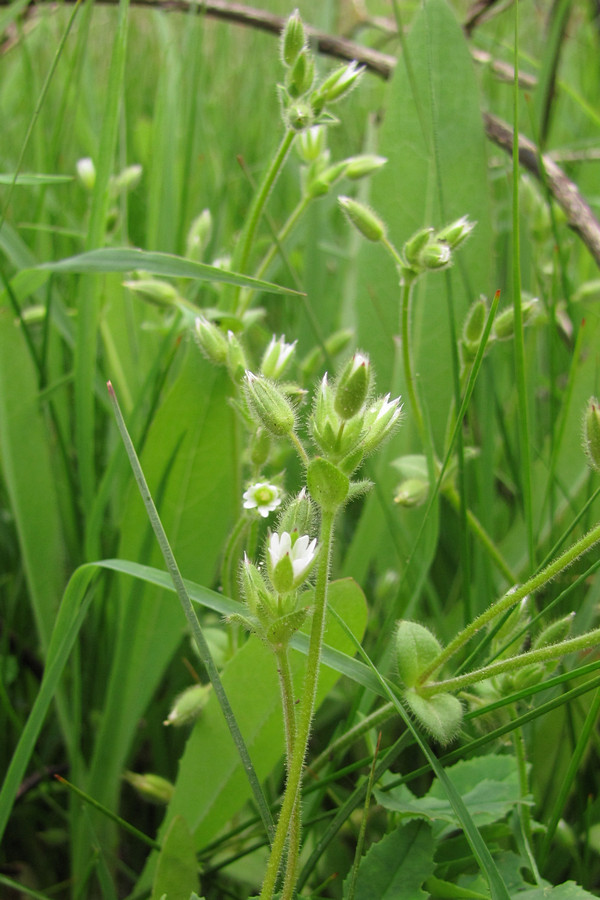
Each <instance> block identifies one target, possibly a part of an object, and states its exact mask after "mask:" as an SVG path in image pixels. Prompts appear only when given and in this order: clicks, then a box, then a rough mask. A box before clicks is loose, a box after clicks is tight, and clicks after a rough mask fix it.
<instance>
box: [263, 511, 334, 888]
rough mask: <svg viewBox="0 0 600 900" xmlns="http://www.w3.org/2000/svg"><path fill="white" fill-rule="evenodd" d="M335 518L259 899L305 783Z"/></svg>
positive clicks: (272, 877) (328, 515) (329, 517)
mask: <svg viewBox="0 0 600 900" xmlns="http://www.w3.org/2000/svg"><path fill="white" fill-rule="evenodd" d="M334 519H335V513H333V512H326V511H325V510H323V514H322V519H321V535H320V544H321V550H320V555H319V563H318V568H317V579H316V583H315V605H314V611H313V616H312V627H311V633H310V644H309V648H308V657H307V661H306V674H305V676H304V687H303V691H302V701H301V704H300V708H299V710H298V718H297V732H296V742H295V746H294V752H293V754H292V758H291V761H290V766H289V770H288V777H287V784H286V787H285V793H284V796H283V802H282V804H281V811H280V813H279V821H278V822H277V828H276V830H275V837H274V838H273V843H272V845H271V855H270V857H269V862H268V864H267V870H266V873H265V879H264V882H263V886H262V891H261V893H260V900H271V898H272V897H273V893H274V891H275V884H276V881H277V875H278V874H279V867H280V865H281V859H282V856H283V852H284V849H285V845H286V840H287V836H288V829H289V825H290V822H291V820H292V816H293V813H294V807H295V806H296V801H297V798H298V791H299V788H300V782H301V780H302V770H303V768H304V760H305V757H306V750H307V746H308V739H309V736H310V728H311V724H312V717H313V712H314V708H315V699H316V695H317V684H318V676H319V663H320V659H321V648H322V646H323V633H324V630H325V611H326V608H327V588H328V581H329V564H330V559H331V549H332V546H333V530H334V529H333V526H334Z"/></svg>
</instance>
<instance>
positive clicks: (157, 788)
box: [123, 772, 175, 806]
mask: <svg viewBox="0 0 600 900" xmlns="http://www.w3.org/2000/svg"><path fill="white" fill-rule="evenodd" d="M123 778H124V779H125V781H126V782H127V783H128V784H130V785H131V786H132V788H134V790H135V791H137V793H138V794H139V795H140V797H143V799H144V800H149V801H150V803H156V804H157V805H159V806H162V805H166V804H167V803H169V802H170V800H171V798H172V796H173V793H174V791H175V787H174V785H172V784H171V782H170V781H167V779H166V778H161V776H160V775H154V774H153V773H152V772H146V774H144V775H142V774H139V773H138V772H125V773H124V775H123Z"/></svg>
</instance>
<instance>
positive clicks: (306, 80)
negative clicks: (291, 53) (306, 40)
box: [285, 50, 315, 99]
mask: <svg viewBox="0 0 600 900" xmlns="http://www.w3.org/2000/svg"><path fill="white" fill-rule="evenodd" d="M314 80H315V62H314V59H313V56H312V54H311V53H309V52H308V51H307V50H302V52H301V53H300V54H299V56H298V57H297V59H296V61H295V63H294V65H293V66H292V68H291V69H289V71H288V73H287V75H286V79H285V86H286V88H287V91H288V94H289V95H290V97H293V98H294V99H297V98H298V97H302V95H303V94H306V92H307V91H309V90H310V89H311V87H312V83H313V81H314Z"/></svg>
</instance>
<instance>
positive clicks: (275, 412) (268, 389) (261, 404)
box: [244, 371, 296, 437]
mask: <svg viewBox="0 0 600 900" xmlns="http://www.w3.org/2000/svg"><path fill="white" fill-rule="evenodd" d="M244 392H245V395H246V400H247V403H248V407H249V409H250V412H251V413H253V415H254V416H255V418H256V419H257V420H258V422H259V423H261V424H262V425H264V427H265V428H266V429H267V431H270V432H271V434H274V435H275V436H276V437H285V436H286V435H289V434H291V433H292V432H293V430H294V427H295V424H296V416H295V413H294V410H293V408H292V405H291V403H290V402H289V401H288V400H287V398H286V396H285V395H284V394H283V392H282V391H281V390H280V389H279V388H278V387H277V386H276V385H275V384H273V382H271V381H269V380H268V379H267V378H264V377H263V376H262V375H254V373H252V372H248V371H247V372H246V375H245V378H244Z"/></svg>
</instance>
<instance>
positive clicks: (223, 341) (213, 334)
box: [194, 316, 227, 366]
mask: <svg viewBox="0 0 600 900" xmlns="http://www.w3.org/2000/svg"><path fill="white" fill-rule="evenodd" d="M194 337H195V339H196V343H197V344H198V346H199V347H200V350H201V351H202V353H203V354H204V356H205V357H206V358H207V359H208V360H209V361H210V362H213V363H215V364H216V365H217V366H222V365H224V364H225V363H226V362H227V338H226V337H225V335H224V334H223V332H222V331H221V329H220V328H218V327H217V326H216V325H215V324H214V322H209V320H208V319H205V318H204V316H197V317H196V321H195V326H194Z"/></svg>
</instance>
